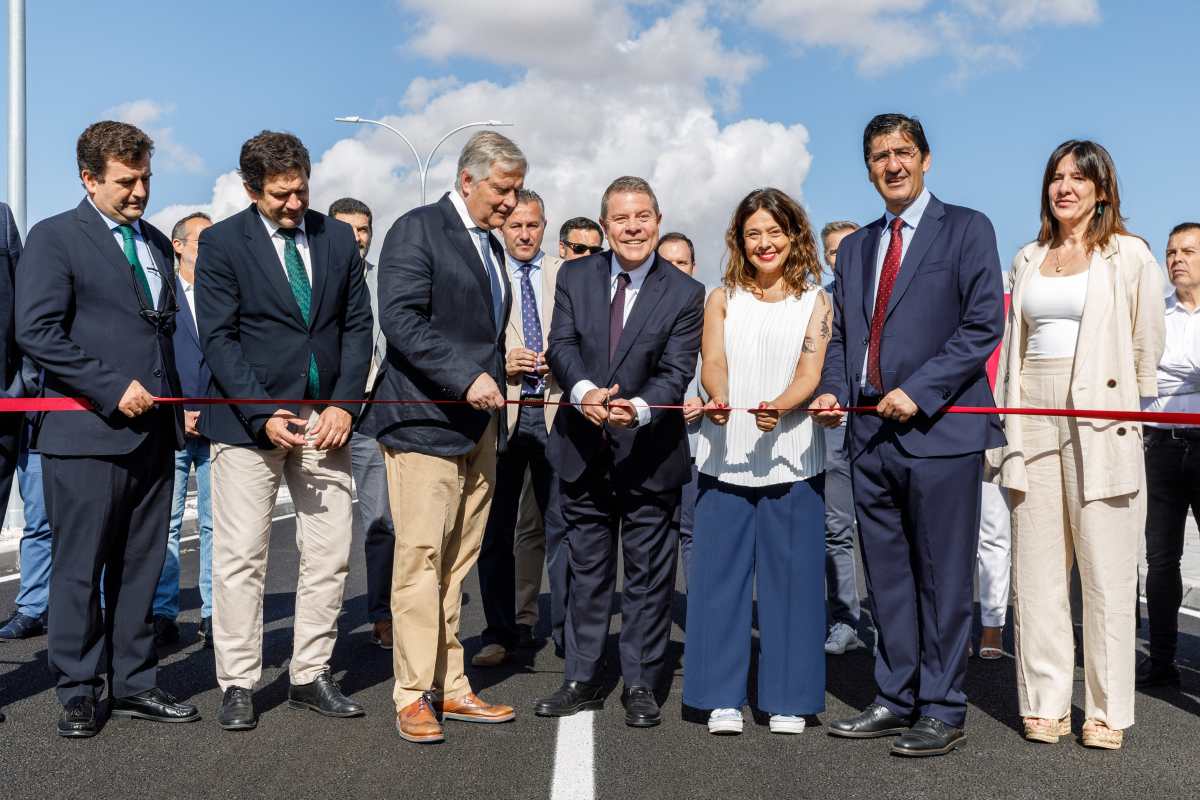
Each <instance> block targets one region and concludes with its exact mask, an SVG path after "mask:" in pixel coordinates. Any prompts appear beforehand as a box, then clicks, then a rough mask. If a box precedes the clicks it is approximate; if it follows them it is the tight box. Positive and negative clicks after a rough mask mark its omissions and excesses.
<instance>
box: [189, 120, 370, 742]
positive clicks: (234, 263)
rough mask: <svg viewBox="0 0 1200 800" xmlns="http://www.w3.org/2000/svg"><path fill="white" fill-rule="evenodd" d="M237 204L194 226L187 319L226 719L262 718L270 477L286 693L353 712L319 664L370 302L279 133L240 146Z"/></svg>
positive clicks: (310, 704)
mask: <svg viewBox="0 0 1200 800" xmlns="http://www.w3.org/2000/svg"><path fill="white" fill-rule="evenodd" d="M239 171H240V172H241V176H242V181H243V185H244V187H245V189H246V194H247V195H249V197H250V200H251V203H250V205H249V207H247V208H246V209H245V210H244V211H241V212H239V213H237V214H235V215H233V216H232V217H230V218H228V219H226V220H223V221H221V222H218V223H217V224H216V225H213V226H212V227H211V228H208V229H207V230H205V231H204V233H202V234H201V235H200V254H199V256H198V259H197V266H196V271H197V272H198V273H199V274H201V275H202V276H203V278H202V279H201V280H200V281H199V282H198V283H197V284H196V318H197V322H198V323H199V328H200V341H201V346H202V347H203V349H204V357H205V359H206V360H207V362H208V366H209V369H211V370H212V375H213V387H214V389H215V390H216V394H217V396H219V397H224V398H239V399H240V398H246V399H254V398H269V399H278V402H277V403H273V404H271V405H249V404H234V405H216V406H213V407H212V409H211V411H206V412H205V413H204V414H201V415H200V422H199V427H200V433H201V434H203V435H204V436H207V437H208V438H209V439H210V440H211V441H212V443H213V446H212V456H211V462H210V464H211V466H210V470H211V473H212V475H211V479H212V497H213V500H212V505H213V555H212V559H213V565H212V571H213V589H214V591H213V619H212V628H213V645H214V647H215V649H216V661H217V682H218V683H219V684H220V686H221V690H222V691H223V692H224V697H223V699H222V702H221V711H220V714H219V715H218V718H217V721H218V723H219V724H220V725H221V727H222V728H224V729H226V730H248V729H250V728H254V727H255V726H256V725H257V724H258V718H257V716H256V715H255V712H254V703H253V699H252V694H251V691H252V690H253V688H254V684H255V683H257V682H258V679H259V678H260V677H261V675H262V638H263V616H262V607H263V591H264V589H265V581H266V570H267V546H268V543H269V542H270V538H271V509H272V508H273V507H274V505H275V496H276V494H277V493H278V491H279V484H280V481H281V480H286V481H287V485H288V491H289V492H290V494H291V496H292V501H293V503H294V504H295V507H296V537H297V543H298V545H299V549H300V575H299V578H298V580H297V583H296V623H295V631H294V635H293V645H292V658H291V662H290V664H289V667H288V672H289V677H290V678H291V686H290V688H289V689H288V704H289V705H290V706H292V707H293V708H308V709H311V710H313V711H316V712H318V713H320V714H324V715H326V716H330V717H354V716H361V715H362V714H363V713H364V712H363V708H362V706H360V705H359V704H358V703H356V702H354V701H353V700H351V699H349V698H348V697H346V696H345V695H343V694H342V692H341V689H339V688H338V685H337V683H336V682H335V681H334V680H333V677H332V675H331V672H330V663H329V661H330V657H331V656H332V654H333V645H334V642H335V641H336V640H337V618H338V614H339V613H340V612H341V610H342V591H343V589H344V587H345V583H346V571H347V569H348V564H349V560H350V539H351V530H352V522H353V517H352V501H351V489H350V487H351V478H350V448H349V446H348V443H349V441H350V430H351V425H352V424H353V421H354V417H355V416H357V415H358V412H359V409H360V408H361V406H358V405H351V404H339V405H327V404H326V402H325V401H327V400H330V399H339V400H344V399H357V398H361V397H362V394H363V387H364V386H365V385H366V383H367V368H368V365H369V364H370V360H371V303H370V300H369V299H368V297H367V286H366V283H365V281H364V280H363V260H362V256H361V255H360V254H359V249H358V244H357V242H356V241H355V238H354V232H353V231H352V230H351V228H350V226H349V225H347V224H346V223H344V222H339V221H337V220H334V219H330V218H329V217H326V216H325V215H324V214H321V213H319V212H316V211H313V210H311V209H309V207H308V176H309V171H310V161H309V156H308V150H307V149H306V148H305V147H304V145H303V143H301V141H300V140H299V139H297V138H296V137H295V136H293V135H292V134H290V133H276V132H273V131H263V132H262V133H260V134H258V135H257V136H255V137H253V138H251V139H250V140H248V141H247V142H246V143H245V144H243V145H242V151H241V156H240V158H239Z"/></svg>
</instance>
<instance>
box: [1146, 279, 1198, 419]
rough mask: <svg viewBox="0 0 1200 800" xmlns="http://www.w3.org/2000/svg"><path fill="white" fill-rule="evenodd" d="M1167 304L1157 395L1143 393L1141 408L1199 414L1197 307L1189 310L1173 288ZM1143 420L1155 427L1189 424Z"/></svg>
mask: <svg viewBox="0 0 1200 800" xmlns="http://www.w3.org/2000/svg"><path fill="white" fill-rule="evenodd" d="M1166 304H1167V308H1166V315H1167V316H1166V347H1165V348H1164V349H1163V354H1162V358H1161V359H1159V362H1158V397H1157V398H1155V399H1151V398H1148V397H1143V398H1142V410H1143V411H1169V412H1172V413H1184V414H1200V309H1197V310H1195V311H1188V310H1187V309H1186V308H1184V306H1183V305H1182V304H1181V303H1180V302H1179V299H1178V298H1177V297H1176V295H1175V293H1174V292H1171V295H1170V296H1169V297H1168V298H1167V300H1166ZM1146 424H1147V425H1153V426H1155V427H1158V428H1179V427H1188V426H1183V425H1173V424H1166V423H1158V422H1147V423H1146Z"/></svg>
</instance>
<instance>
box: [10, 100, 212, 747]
mask: <svg viewBox="0 0 1200 800" xmlns="http://www.w3.org/2000/svg"><path fill="white" fill-rule="evenodd" d="M153 149H154V144H153V142H151V141H150V137H148V136H146V134H145V133H143V132H142V131H140V130H138V129H137V128H135V127H134V126H132V125H127V124H125V123H123V122H113V121H104V122H97V123H95V124H94V125H91V126H89V127H88V128H87V130H85V131H84V132H83V134H82V135H80V137H79V141H78V143H77V144H76V162H77V165H78V167H79V173H78V174H79V177H80V181H81V182H82V183H83V186H84V188H85V189H86V191H87V197H85V198H84V199H83V201H82V202H81V203H80V204H79V205H78V207H76V208H75V209H73V210H71V211H67V212H64V213H62V214H58V215H56V216H53V217H50V218H49V219H47V220H44V221H42V222H40V223H38V224H37V225H35V226H34V228H33V230H32V231H30V233H29V241H28V243H27V245H26V248H25V252H24V254H23V255H22V258H21V268H20V269H19V270H17V275H16V304H15V307H16V332H17V333H16V336H17V344H18V345H19V346H20V348H21V350H22V351H24V353H25V354H26V355H28V356H29V357H30V358H31V359H32V360H33V361H34V362H35V364H36V365H37V366H38V368H40V370H41V372H42V374H43V376H44V384H43V394H44V395H45V396H47V397H78V398H82V399H84V400H86V401H87V402H88V403H89V404H90V405H91V410H89V411H83V412H75V413H52V414H43V415H40V416H39V417H38V419H37V420H36V422H35V424H34V427H33V433H32V436H31V441H30V447H31V448H36V449H37V450H39V451H41V454H42V481H43V488H44V492H45V499H46V513H47V516H48V518H49V521H50V526H51V528H52V529H53V530H54V540H53V545H52V547H53V556H52V558H53V561H54V569H53V570H52V571H51V577H50V597H49V635H48V637H47V648H46V649H47V661H48V662H49V666H50V671H51V673H52V674H53V675H54V677H55V680H56V683H57V693H58V699H59V702H61V703H62V706H63V711H62V715H61V716H60V717H59V720H58V726H57V731H58V733H59V735H61V736H67V737H73V738H79V737H88V736H94V735H95V734H96V733H97V731H98V730H99V726H98V724H97V706H98V704H99V701H100V699H101V695H102V694H103V691H104V684H105V678H107V682H108V687H109V695H110V698H111V701H112V702H111V706H110V709H111V710H110V714H111V715H112V716H114V717H136V718H140V719H150V720H156V721H160V722H191V721H193V720H197V719H199V718H200V715H199V714H198V713H197V711H196V708H195V706H192V705H189V704H186V703H179V702H177V701H176V700H175V699H174V698H173V697H171V696H170V695H169V694H167V693H166V692H164V691H162V690H161V689H160V688H159V687H158V682H157V666H158V658H157V655H156V653H155V649H154V630H153V628H152V626H151V624H150V608H151V603H152V601H153V599H154V588H155V586H157V584H158V574H159V572H160V571H161V570H162V566H163V559H164V557H165V555H166V549H167V528H168V526H169V524H170V512H171V463H172V461H173V459H174V450H175V449H176V448H177V447H182V446H183V415H182V411H181V409H180V408H179V407H178V406H163V405H158V404H157V403H156V398H157V397H171V396H177V395H178V393H179V378H178V375H177V373H176V369H175V355H174V348H173V346H172V342H171V332H172V330H173V329H174V316H175V312H176V311H177V310H178V301H177V299H176V297H175V292H174V282H173V281H172V280H171V279H170V275H171V242H170V240H169V239H167V237H166V236H164V235H163V234H162V233H161V232H160V231H158V230H156V229H155V228H154V226H152V225H150V224H149V223H148V222H146V220H144V219H143V218H142V217H143V215H144V214H145V213H146V207H147V204H148V203H149V199H150V155H151V153H152V152H153ZM102 582H103V587H101V583H102ZM101 588H103V592H104V599H105V610H104V612H103V614H102V613H101V610H100V592H101Z"/></svg>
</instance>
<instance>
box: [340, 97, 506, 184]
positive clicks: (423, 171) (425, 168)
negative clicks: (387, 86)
mask: <svg viewBox="0 0 1200 800" xmlns="http://www.w3.org/2000/svg"><path fill="white" fill-rule="evenodd" d="M334 121H335V122H348V123H350V124H352V125H378V126H380V127H381V128H387V129H388V130H389V131H391V132H392V133H394V134H396V135H397V136H399V137H400V139H401V140H402V141H403V142H404V143H405V144H406V145H408V149H409V150H411V151H412V154H413V158H415V159H416V160H417V171H418V172H419V173H420V175H421V205H425V180H426V178H428V177H429V164H430V162H432V161H433V156H434V155H435V154H436V153H437V151H438V148H439V147H441V146H442V144H443V143H444V142H445V141H446V140H447V139H449V138H450V137H451V136H453V135H454V134H456V133H458V132H459V131H462V130H466V129H467V128H478V127H483V128H511V127H512V125H513V123H511V122H500V121H499V120H495V119H489V120H483V121H481V122H468V123H465V124H463V125H459V126H458V127H457V128H455V129H454V130H452V131H450V132H449V133H447V134H446V135H445V136H443V137H442V138H441V139H439V140H438V143H437V144H435V145H434V146H433V149H432V150H430V151H429V155H428V156H426V157H425V159H424V160H422V159H421V154H420V153H418V152H417V148H416V147H414V146H413V143H412V142H410V141H409V139H408V137H407V136H405V135H404V134H403V133H401V132H400V131H398V130H396V129H395V128H393V127H392V126H391V125H388V124H387V123H386V122H380V121H379V120H377V119H364V118H363V117H335V118H334Z"/></svg>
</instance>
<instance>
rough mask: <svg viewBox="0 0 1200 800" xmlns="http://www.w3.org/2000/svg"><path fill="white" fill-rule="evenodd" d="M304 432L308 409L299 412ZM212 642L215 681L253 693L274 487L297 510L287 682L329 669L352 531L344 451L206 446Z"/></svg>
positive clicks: (258, 672)
mask: <svg viewBox="0 0 1200 800" xmlns="http://www.w3.org/2000/svg"><path fill="white" fill-rule="evenodd" d="M306 411H307V412H309V413H307V416H308V428H309V429H311V428H312V426H313V425H315V424H316V422H317V413H316V412H315V411H309V410H308V409H301V414H300V416H305V412H306ZM210 469H211V470H212V474H211V477H212V497H213V499H212V512H213V555H212V559H213V620H212V625H213V646H214V649H215V650H216V661H217V682H218V683H219V684H220V686H221V690H222V691H224V690H225V689H227V688H229V687H230V686H240V687H242V688H245V689H250V688H253V687H254V685H255V684H256V683H257V682H258V680H259V678H260V677H261V676H262V640H263V591H264V589H265V586H266V577H267V549H268V545H269V543H270V540H271V514H272V512H273V510H274V508H275V498H276V495H277V494H278V493H279V484H280V481H281V480H282V481H287V487H288V492H289V493H290V494H291V496H292V503H293V504H294V506H295V509H296V546H297V548H298V549H299V551H300V570H299V576H298V577H297V580H296V613H295V624H294V631H293V644H292V659H291V663H290V664H289V667H288V673H289V675H290V677H291V681H292V683H293V684H303V683H310V682H311V681H313V680H314V679H315V678H316V677H317V676H318V675H319V674H320V673H321V672H322V671H323V670H324V669H325V668H326V667H327V666H328V664H329V658H330V656H331V655H332V654H333V645H334V643H335V642H336V641H337V619H338V615H339V614H340V613H341V610H342V593H343V591H344V589H345V586H346V573H347V571H348V568H349V562H350V539H351V531H352V528H353V516H352V498H351V491H350V486H351V479H350V445H349V444H346V445H344V446H342V447H339V448H338V449H336V450H317V449H316V448H314V447H311V446H309V445H303V446H297V447H290V448H275V449H273V450H260V449H258V448H257V447H237V446H233V445H227V444H218V443H216V442H214V443H213V448H212V462H211V466H210Z"/></svg>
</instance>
